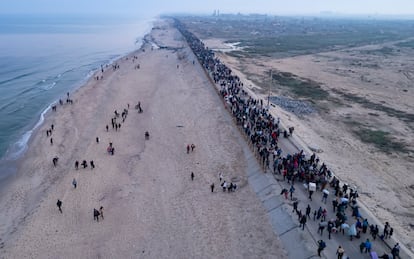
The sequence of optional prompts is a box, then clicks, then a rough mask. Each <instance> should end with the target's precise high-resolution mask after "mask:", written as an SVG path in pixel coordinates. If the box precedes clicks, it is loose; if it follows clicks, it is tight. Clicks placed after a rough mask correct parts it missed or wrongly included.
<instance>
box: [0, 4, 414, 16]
mask: <svg viewBox="0 0 414 259" xmlns="http://www.w3.org/2000/svg"><path fill="white" fill-rule="evenodd" d="M215 9H219V10H220V13H238V12H240V13H266V14H282V15H284V14H318V13H320V12H325V11H329V12H334V13H341V14H393V15H395V14H414V0H0V13H83V14H85V13H86V14H108V13H109V14H110V13H117V14H118V13H125V14H139V15H142V14H145V15H146V16H154V15H157V14H161V13H178V12H180V13H195V14H200V13H202V14H211V13H213V10H215Z"/></svg>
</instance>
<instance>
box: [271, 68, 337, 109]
mask: <svg viewBox="0 0 414 259" xmlns="http://www.w3.org/2000/svg"><path fill="white" fill-rule="evenodd" d="M272 79H273V81H274V82H276V83H278V84H279V85H280V86H282V87H284V88H287V90H289V91H290V92H291V93H292V94H294V95H295V96H296V97H299V98H305V99H309V100H310V101H312V102H313V103H315V102H317V101H318V100H324V99H326V98H328V97H329V93H328V92H327V91H325V90H324V89H322V88H321V86H320V85H319V84H318V83H317V82H315V81H312V80H309V79H303V78H299V77H297V76H295V75H293V74H291V73H288V72H274V73H273V74H272Z"/></svg>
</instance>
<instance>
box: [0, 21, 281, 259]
mask: <svg viewBox="0 0 414 259" xmlns="http://www.w3.org/2000/svg"><path fill="white" fill-rule="evenodd" d="M152 36H153V37H154V39H155V40H156V41H157V43H158V44H160V45H163V46H168V47H171V48H181V47H182V46H185V43H184V42H183V41H182V37H181V35H179V34H178V32H177V31H176V30H175V29H173V28H171V27H168V26H167V25H166V24H165V23H162V24H159V25H158V26H157V29H156V30H153V31H152ZM171 48H170V49H157V50H152V51H151V47H149V46H148V47H147V48H145V52H142V51H137V52H136V53H132V54H131V55H130V56H129V59H128V60H126V59H125V58H124V59H122V60H120V61H118V64H119V65H120V69H119V70H117V71H112V69H111V68H108V69H107V70H106V71H105V72H104V75H103V76H104V79H103V80H99V81H95V80H93V79H92V80H90V81H89V82H88V83H87V84H86V85H85V86H84V87H82V88H80V89H79V90H78V91H77V92H76V93H74V94H72V99H73V100H74V104H73V105H69V104H68V105H66V104H65V105H63V106H58V108H57V112H56V113H50V114H49V115H48V116H47V118H46V120H45V123H44V125H43V126H42V127H40V129H39V132H37V133H36V134H35V135H34V136H33V139H32V141H31V143H30V147H29V150H28V152H27V155H26V157H25V159H24V160H23V161H22V162H21V165H20V167H19V172H18V174H17V175H16V177H15V179H14V181H13V183H12V184H10V186H9V187H8V188H6V189H5V190H3V196H2V199H1V201H0V202H1V204H0V205H1V208H2V210H1V212H0V220H1V222H2V225H1V226H0V231H1V232H0V234H1V236H3V237H5V238H4V239H3V240H2V242H4V247H3V248H2V249H1V250H0V257H4V258H97V257H99V258H137V257H146V258H147V257H148V258H230V257H244V258H276V257H277V258H283V257H284V256H283V255H284V251H283V250H282V249H281V245H280V242H279V240H278V238H277V237H276V236H275V235H274V233H273V231H272V228H271V225H270V223H269V220H268V218H267V216H266V214H265V212H264V209H263V208H262V207H261V204H260V202H258V201H259V200H258V199H257V197H256V196H255V194H254V193H253V192H252V190H251V188H250V187H248V185H247V183H246V172H245V170H246V167H245V163H246V162H245V161H244V160H243V159H240V158H241V157H242V155H241V152H242V151H241V148H240V141H241V140H240V138H237V137H235V136H238V132H237V130H236V129H235V127H233V126H232V121H231V118H230V116H229V114H228V113H227V111H225V110H224V109H222V105H221V100H220V98H219V97H218V96H217V94H216V92H215V90H214V89H213V88H212V87H211V85H210V82H209V81H208V80H207V78H206V77H205V74H204V72H203V70H202V69H201V67H199V65H197V63H196V65H193V64H192V60H193V59H194V57H193V54H192V53H191V51H190V50H189V49H188V48H187V47H185V48H184V49H177V50H174V49H171ZM132 55H137V56H138V61H135V63H133V62H132V59H131V56H132ZM178 57H180V58H182V59H178ZM183 57H184V58H183ZM137 63H139V64H140V67H141V68H140V69H139V70H136V69H134V66H135V65H136V64H137ZM177 65H179V67H178V68H177ZM138 101H140V102H141V105H142V107H143V110H144V112H143V113H142V114H139V113H138V112H137V111H136V110H135V109H134V108H133V107H134V105H135V104H136V103H138ZM128 103H129V104H130V109H129V114H128V117H127V118H126V120H125V122H124V123H122V127H121V129H120V131H118V132H117V131H115V130H113V129H112V128H111V123H110V122H111V118H112V116H113V114H114V110H118V112H121V111H122V110H123V109H124V108H127V104H128ZM51 124H54V126H55V130H54V132H53V140H54V144H53V146H51V145H50V142H49V138H47V137H46V134H45V132H46V130H47V129H48V128H49V127H50V125H51ZM107 124H108V125H109V127H110V130H109V132H106V130H105V125H107ZM147 130H148V131H149V132H150V134H151V137H150V140H147V141H146V140H145V139H144V132H145V131H147ZM96 137H99V138H100V143H96V141H95V138H96ZM109 142H112V143H113V145H114V147H115V155H114V156H110V155H108V154H107V153H106V147H107V145H108V143H109ZM191 143H194V144H195V145H196V149H195V152H193V153H190V154H187V153H186V152H185V146H186V145H187V144H191ZM55 155H57V156H58V157H59V162H58V165H57V167H53V165H52V158H53V157H54V156H55ZM84 159H85V160H87V161H90V160H93V161H94V162H95V165H96V168H95V169H93V170H91V168H90V167H88V168H86V169H79V170H75V168H74V162H75V160H80V161H82V160H84ZM191 171H193V172H194V173H195V180H194V181H193V182H192V181H191V180H190V172H191ZM219 171H221V172H223V173H224V176H225V179H227V180H231V179H232V178H237V179H239V182H238V183H239V186H240V189H239V190H238V191H237V192H236V193H231V194H228V193H223V192H221V190H219V188H218V187H219V182H218V177H217V173H218V172H219ZM73 178H76V179H77V181H78V187H77V189H74V188H73V187H72V185H71V182H72V179H73ZM213 182H214V183H215V185H216V190H215V193H213V194H212V193H211V192H210V184H211V183H213ZM57 199H61V200H62V201H63V206H62V209H63V214H60V213H59V211H58V209H57V207H56V201H57ZM100 206H104V211H105V219H104V220H100V221H99V223H98V222H95V221H94V220H93V215H92V210H93V208H99V207H100Z"/></svg>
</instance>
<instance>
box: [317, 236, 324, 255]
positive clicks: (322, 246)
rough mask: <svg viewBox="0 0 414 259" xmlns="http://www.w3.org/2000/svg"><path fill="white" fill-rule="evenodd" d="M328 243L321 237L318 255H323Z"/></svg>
mask: <svg viewBox="0 0 414 259" xmlns="http://www.w3.org/2000/svg"><path fill="white" fill-rule="evenodd" d="M325 247H326V243H325V242H324V241H323V240H322V239H321V240H319V241H318V256H319V257H321V252H322V251H323V249H325Z"/></svg>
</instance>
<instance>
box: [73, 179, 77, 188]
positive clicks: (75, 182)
mask: <svg viewBox="0 0 414 259" xmlns="http://www.w3.org/2000/svg"><path fill="white" fill-rule="evenodd" d="M72 185H73V188H75V189H76V187H77V186H78V182H77V181H76V179H75V178H73V181H72Z"/></svg>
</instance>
